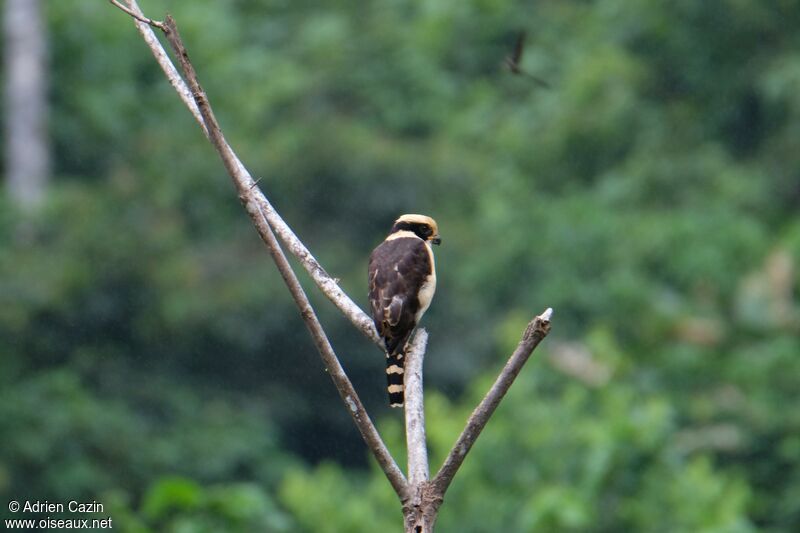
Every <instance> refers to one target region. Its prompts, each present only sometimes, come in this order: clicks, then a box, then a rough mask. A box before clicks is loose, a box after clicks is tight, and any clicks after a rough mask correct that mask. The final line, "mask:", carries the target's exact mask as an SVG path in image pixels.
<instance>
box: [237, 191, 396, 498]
mask: <svg viewBox="0 0 800 533" xmlns="http://www.w3.org/2000/svg"><path fill="white" fill-rule="evenodd" d="M245 207H246V208H247V210H248V213H250V210H251V209H256V210H258V209H259V208H258V204H256V203H253V202H248V203H246V204H245ZM254 214H255V213H251V215H254ZM255 218H257V219H258V220H259V224H258V233H259V235H261V238H262V239H263V240H264V242H265V243H266V244H267V247H268V248H269V252H270V254H272V259H273V260H274V261H275V264H276V265H277V266H278V270H279V271H280V273H281V276H282V277H283V280H284V281H285V282H286V285H287V287H289V292H291V294H292V297H293V298H294V301H295V302H296V303H297V307H298V308H299V309H300V315H301V316H302V317H303V321H305V323H306V327H307V328H308V331H309V333H310V334H311V337H312V338H313V339H314V344H315V345H316V347H317V351H319V354H320V356H321V357H322V361H323V363H324V364H325V368H326V369H327V370H328V374H330V376H331V379H332V380H333V383H334V385H336V390H337V391H339V396H341V398H342V401H343V402H344V403H345V405H346V406H347V411H348V412H349V413H350V416H351V417H352V418H353V421H354V422H355V424H356V427H358V430H359V432H361V436H362V437H363V438H364V442H366V443H367V447H368V448H369V449H370V450H371V451H372V454H373V455H374V456H375V459H376V460H377V461H378V464H379V465H380V466H381V469H382V470H383V472H384V474H386V477H387V479H388V480H389V483H391V485H392V487H393V488H394V490H395V492H396V493H397V495H398V496H399V497H400V499H401V500H402V499H404V498H405V495H406V494H407V492H408V482H407V481H406V478H405V476H403V472H402V471H401V470H400V468H399V467H398V466H397V463H396V462H395V460H394V458H393V457H392V455H391V454H390V453H389V450H388V449H387V448H386V445H385V444H384V443H383V440H382V439H381V436H380V434H378V430H377V429H375V425H374V424H373V423H372V420H371V419H370V418H369V415H368V414H367V411H366V410H365V409H364V405H363V404H362V403H361V399H360V398H359V397H358V394H357V393H356V391H355V389H354V388H353V384H352V383H351V382H350V379H349V378H348V377H347V374H346V373H345V371H344V368H342V365H341V363H340V362H339V358H338V357H336V354H335V353H334V351H333V347H332V346H331V343H330V341H329V340H328V337H327V335H325V330H323V329H322V324H320V322H319V319H318V318H317V315H316V314H315V313H314V309H313V308H312V307H311V303H310V302H309V301H308V296H307V295H306V293H305V291H304V290H303V288H302V286H301V285H300V281H298V279H297V276H296V275H295V273H294V271H293V270H292V267H291V266H290V265H289V261H288V260H287V259H286V256H285V255H284V253H283V250H281V248H280V244H278V241H277V239H276V238H275V234H274V233H273V232H272V229H271V228H270V227H269V224H267V222H266V219H264V218H263V217H255Z"/></svg>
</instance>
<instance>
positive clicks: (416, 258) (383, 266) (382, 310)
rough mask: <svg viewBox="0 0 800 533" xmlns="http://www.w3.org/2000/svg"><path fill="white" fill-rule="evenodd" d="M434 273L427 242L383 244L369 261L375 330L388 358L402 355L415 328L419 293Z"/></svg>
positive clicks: (412, 240)
mask: <svg viewBox="0 0 800 533" xmlns="http://www.w3.org/2000/svg"><path fill="white" fill-rule="evenodd" d="M430 273H431V263H430V256H429V255H428V250H427V248H426V247H425V243H424V241H422V239H419V238H417V237H401V238H396V239H391V240H386V241H383V242H382V243H381V244H380V245H379V246H378V247H377V248H375V250H374V251H373V252H372V255H371V256H370V258H369V302H370V308H371V311H372V320H373V321H374V322H375V328H376V329H377V330H378V333H379V334H380V336H381V337H382V338H383V341H384V344H385V345H386V351H387V353H388V354H389V355H392V354H396V353H400V352H402V350H403V347H404V345H405V343H406V341H407V340H408V336H409V335H410V334H411V332H412V331H413V330H414V327H415V326H416V314H417V311H418V310H419V308H420V302H419V298H418V295H419V291H420V288H421V287H422V284H423V283H425V281H426V280H427V279H428V276H429V275H430Z"/></svg>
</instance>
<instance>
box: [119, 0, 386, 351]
mask: <svg viewBox="0 0 800 533" xmlns="http://www.w3.org/2000/svg"><path fill="white" fill-rule="evenodd" d="M127 1H128V3H129V6H130V9H129V10H123V11H125V12H126V13H128V14H129V15H131V16H133V13H135V14H137V15H138V16H139V17H140V18H142V19H144V20H150V21H152V19H149V18H147V17H145V16H144V14H143V13H142V12H141V10H140V9H139V6H138V5H137V3H136V0H127ZM114 5H115V6H117V4H116V3H115V4H114ZM117 7H119V6H117ZM129 11H132V12H133V13H130V12H129ZM134 18H136V17H134ZM168 18H169V17H168ZM136 25H137V28H138V29H139V31H140V33H141V34H142V37H143V38H144V40H145V42H146V43H147V45H148V46H149V48H150V50H151V52H152V53H153V55H154V56H155V58H156V60H157V61H158V62H159V64H160V65H161V67H162V69H163V70H164V73H165V74H166V76H167V78H168V79H169V80H170V83H171V84H172V85H173V87H175V89H176V91H177V92H178V94H179V95H181V99H182V100H183V102H184V103H185V104H186V106H187V107H188V108H189V110H190V111H191V112H192V114H193V115H194V116H195V119H197V121H198V123H199V124H200V125H201V127H203V129H204V133H205V134H206V136H207V137H208V138H209V139H210V140H212V139H211V132H210V131H209V130H208V127H207V124H206V121H205V120H204V118H203V114H202V112H201V111H200V108H199V106H198V102H196V98H195V97H194V90H195V87H191V88H190V86H191V85H193V84H191V83H189V84H187V83H186V82H184V80H183V79H181V77H180V76H179V75H178V74H177V70H176V69H175V66H174V65H173V64H172V62H171V61H170V60H169V57H168V56H167V54H166V52H165V51H164V48H163V46H161V43H160V42H159V41H158V39H157V38H156V37H155V34H153V32H152V30H151V29H150V27H149V26H148V25H147V24H146V23H144V22H141V21H140V20H139V18H136ZM159 29H161V30H162V31H163V32H164V35H165V37H167V40H168V41H169V38H170V29H169V27H168V25H167V24H166V23H161V26H159ZM170 45H173V43H172V42H170ZM173 46H174V45H173ZM181 46H182V44H181ZM183 50H184V53H185V49H183ZM176 53H177V52H176ZM178 58H179V60H180V61H181V62H183V59H181V58H182V56H181V54H178ZM185 60H186V61H187V62H188V57H185ZM194 85H196V86H197V88H199V84H197V83H196V80H195V83H194ZM200 90H201V91H202V89H200ZM202 94H203V99H205V93H202ZM187 95H188V97H187ZM214 122H215V123H216V120H215V121H214ZM217 128H218V129H219V125H217ZM218 138H219V140H220V141H221V145H220V148H221V149H222V151H221V152H220V157H222V158H223V162H225V166H226V168H227V169H228V170H229V172H230V171H231V170H233V171H234V174H232V175H231V177H232V178H233V179H234V182H235V184H236V188H237V190H238V191H239V194H240V197H241V198H242V201H255V202H257V203H258V204H259V206H260V208H261V212H262V214H263V216H264V217H266V219H267V222H269V225H270V226H271V227H272V229H273V231H274V232H275V234H276V235H277V237H278V238H279V239H280V240H281V241H282V242H283V244H284V245H285V246H286V248H287V249H288V250H289V252H291V254H292V255H294V256H295V257H296V258H297V259H298V260H299V261H300V264H302V265H303V268H305V270H306V271H307V272H308V273H309V275H310V276H311V279H312V280H314V283H316V285H317V286H318V287H319V289H320V290H321V291H322V293H323V294H325V296H326V297H327V298H328V299H329V300H330V301H331V302H332V303H333V304H334V305H335V306H336V307H337V308H338V309H339V310H340V311H341V312H342V314H343V315H344V316H345V317H347V318H348V319H349V320H350V322H351V323H352V324H353V325H354V326H356V328H357V329H358V330H359V331H361V332H362V333H363V334H364V335H365V336H366V337H368V338H369V339H371V340H372V342H374V343H375V344H376V345H377V346H379V347H380V348H381V349H383V341H381V339H380V337H379V336H378V333H377V331H375V326H374V325H373V323H372V319H371V318H370V317H369V316H367V314H366V313H364V311H362V310H361V308H359V307H358V305H356V303H355V302H354V301H353V300H352V299H351V298H350V297H349V296H348V295H347V294H346V293H345V292H344V291H343V290H342V289H341V287H339V284H338V283H337V281H336V280H335V279H334V278H333V277H331V276H330V275H329V274H328V273H327V272H326V271H325V269H324V268H322V265H320V264H319V262H318V261H317V260H316V258H314V256H313V255H312V254H311V252H310V251H309V250H308V248H306V246H305V245H304V244H303V243H302V242H301V241H300V239H298V238H297V235H295V233H294V231H292V229H291V228H290V227H289V226H288V225H287V224H286V222H285V221H284V220H283V218H281V216H280V215H279V214H278V212H277V211H276V210H275V208H274V207H273V206H272V204H271V203H270V202H269V200H267V198H266V196H264V193H263V192H262V191H261V189H260V188H259V187H258V186H256V185H255V183H256V182H255V180H254V179H253V178H252V176H251V175H250V173H249V172H248V171H247V169H246V168H245V166H244V164H243V163H242V162H241V160H240V159H239V158H238V156H237V155H236V153H235V152H234V151H233V149H232V148H231V147H230V146H229V145H228V143H227V142H226V141H225V139H224V137H223V136H222V135H221V132H220V135H218ZM212 142H213V140H212ZM214 146H215V148H216V147H218V145H217V143H215V145H214ZM218 151H219V148H218Z"/></svg>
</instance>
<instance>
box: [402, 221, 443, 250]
mask: <svg viewBox="0 0 800 533" xmlns="http://www.w3.org/2000/svg"><path fill="white" fill-rule="evenodd" d="M398 231H410V232H412V233H414V234H415V235H416V236H417V237H419V238H420V239H422V240H423V241H428V242H430V243H433V244H440V243H441V242H442V239H441V237H439V226H437V225H436V221H435V220H433V219H432V218H431V217H426V216H425V215H403V216H401V217H400V218H398V219H397V220H395V222H394V225H393V226H392V231H391V233H396V232H398Z"/></svg>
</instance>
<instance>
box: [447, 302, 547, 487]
mask: <svg viewBox="0 0 800 533" xmlns="http://www.w3.org/2000/svg"><path fill="white" fill-rule="evenodd" d="M552 315H553V310H552V309H550V308H547V309H546V310H545V311H544V313H542V314H541V315H539V316H537V317H536V318H534V319H533V320H532V321H531V322H530V324H528V327H527V328H526V329H525V333H524V334H523V336H522V340H521V341H520V342H519V344H518V345H517V348H516V350H514V353H513V354H511V357H510V358H509V360H508V362H507V363H506V366H505V367H504V368H503V370H502V372H500V375H499V376H498V377H497V380H495V382H494V385H492V388H491V389H489V392H488V393H486V396H484V398H483V400H481V403H480V404H478V407H476V408H475V410H474V411H472V414H471V415H470V417H469V420H467V426H466V427H465V428H464V431H462V432H461V435H460V436H459V437H458V440H456V443H455V444H454V445H453V449H452V450H450V453H449V454H448V455H447V458H446V459H445V461H444V464H443V465H442V467H441V468H440V469H439V472H438V473H437V474H436V477H434V478H433V481H432V482H431V484H432V485H433V486H434V488H435V490H436V492H437V493H438V494H439V495H440V496H441V497H442V498H443V497H444V493H445V492H447V488H448V487H449V486H450V483H451V482H452V481H453V476H455V475H456V472H457V471H458V469H459V467H461V463H463V462H464V458H465V457H466V456H467V453H469V450H470V449H471V448H472V445H473V444H475V440H476V439H477V438H478V435H480V434H481V431H483V428H484V427H486V423H487V422H488V421H489V418H491V416H492V414H494V411H495V409H497V406H498V405H499V404H500V400H502V399H503V396H505V395H506V392H508V389H509V388H510V387H511V384H512V383H514V380H515V379H516V378H517V375H519V372H520V370H522V367H523V365H525V363H526V362H527V361H528V358H529V357H530V355H531V353H533V350H534V349H536V347H537V346H538V345H539V343H540V342H541V341H542V339H544V338H545V337H546V336H547V334H548V333H549V332H550V318H551V317H552Z"/></svg>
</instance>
